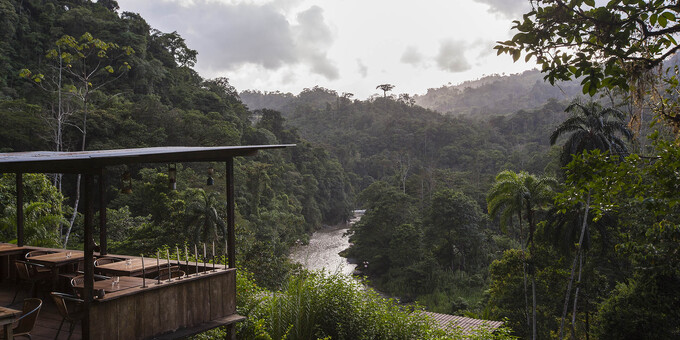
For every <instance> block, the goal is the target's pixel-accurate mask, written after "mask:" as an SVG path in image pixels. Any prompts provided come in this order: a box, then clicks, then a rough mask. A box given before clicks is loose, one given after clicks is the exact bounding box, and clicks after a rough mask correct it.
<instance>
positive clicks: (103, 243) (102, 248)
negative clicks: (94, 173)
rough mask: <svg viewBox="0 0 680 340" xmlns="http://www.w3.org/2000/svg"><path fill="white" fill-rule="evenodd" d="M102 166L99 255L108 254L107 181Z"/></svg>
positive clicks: (100, 177)
mask: <svg viewBox="0 0 680 340" xmlns="http://www.w3.org/2000/svg"><path fill="white" fill-rule="evenodd" d="M105 172H106V171H105V170H104V168H102V169H101V170H100V172H99V176H98V177H99V255H106V254H108V250H107V246H106V237H107V232H106V186H105V184H106V182H105V174H106V173H105Z"/></svg>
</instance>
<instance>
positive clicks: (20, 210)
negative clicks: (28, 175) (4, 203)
mask: <svg viewBox="0 0 680 340" xmlns="http://www.w3.org/2000/svg"><path fill="white" fill-rule="evenodd" d="M16 184H17V246H19V247H23V246H24V174H23V173H21V172H17V183H16Z"/></svg>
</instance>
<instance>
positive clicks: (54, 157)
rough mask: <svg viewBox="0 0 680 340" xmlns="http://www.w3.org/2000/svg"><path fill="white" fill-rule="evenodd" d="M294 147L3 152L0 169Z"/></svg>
mask: <svg viewBox="0 0 680 340" xmlns="http://www.w3.org/2000/svg"><path fill="white" fill-rule="evenodd" d="M292 146H295V144H281V145H239V146H214V147H201V146H165V147H152V148H136V149H116V150H97V151H80V152H55V151H30V152H11V153H0V172H27V173H30V172H43V173H87V172H94V171H97V170H99V169H102V168H105V167H107V166H114V165H121V164H134V163H182V162H216V161H224V160H226V159H228V158H230V157H237V156H252V155H254V154H256V153H257V151H258V150H263V149H278V148H285V147H292Z"/></svg>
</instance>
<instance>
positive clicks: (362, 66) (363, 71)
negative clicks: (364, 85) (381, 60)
mask: <svg viewBox="0 0 680 340" xmlns="http://www.w3.org/2000/svg"><path fill="white" fill-rule="evenodd" d="M357 70H358V71H359V74H360V75H361V78H366V76H368V66H366V64H364V62H363V61H362V60H361V59H357Z"/></svg>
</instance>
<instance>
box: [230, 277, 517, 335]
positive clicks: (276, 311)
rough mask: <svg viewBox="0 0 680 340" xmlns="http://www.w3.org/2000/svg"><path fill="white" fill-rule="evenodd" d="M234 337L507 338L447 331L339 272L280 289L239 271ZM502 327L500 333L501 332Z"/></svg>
mask: <svg viewBox="0 0 680 340" xmlns="http://www.w3.org/2000/svg"><path fill="white" fill-rule="evenodd" d="M238 290H239V297H238V299H239V300H238V304H239V306H238V312H239V313H240V314H242V315H245V316H246V317H247V318H248V319H247V320H246V321H244V322H241V323H239V324H238V326H237V327H238V338H239V339H274V340H279V339H292V340H297V339H300V340H302V339H305V340H306V339H347V340H349V339H352V340H361V339H378V340H379V339H390V340H392V339H394V340H399V339H404V340H407V339H408V340H410V339H510V338H511V337H509V335H507V334H506V333H507V332H505V331H501V332H500V333H499V334H500V335H491V334H490V333H488V332H487V331H483V332H480V335H482V334H483V337H476V335H469V334H468V335H463V334H462V333H461V332H460V331H457V330H453V331H449V332H448V333H447V332H445V331H443V330H441V329H439V328H437V327H435V324H434V322H433V321H432V320H430V319H428V318H425V317H423V316H422V315H420V314H419V313H417V312H416V313H412V312H413V310H414V309H416V308H417V307H413V306H408V307H407V306H402V305H399V304H398V303H397V302H396V301H394V300H391V299H385V298H382V297H380V296H379V295H378V294H377V293H376V292H375V291H373V290H372V289H367V288H365V287H364V286H362V285H361V283H359V282H357V281H356V280H354V279H352V278H351V277H349V276H346V275H343V274H339V273H336V274H328V273H326V272H303V273H301V274H298V275H294V276H291V277H290V278H289V279H288V280H287V281H286V283H285V284H284V286H283V288H282V290H281V291H279V292H268V291H264V290H261V289H259V288H257V286H256V285H254V284H253V283H252V281H249V280H248V277H247V275H242V273H241V272H240V273H239V280H238ZM504 332H505V333H504Z"/></svg>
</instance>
